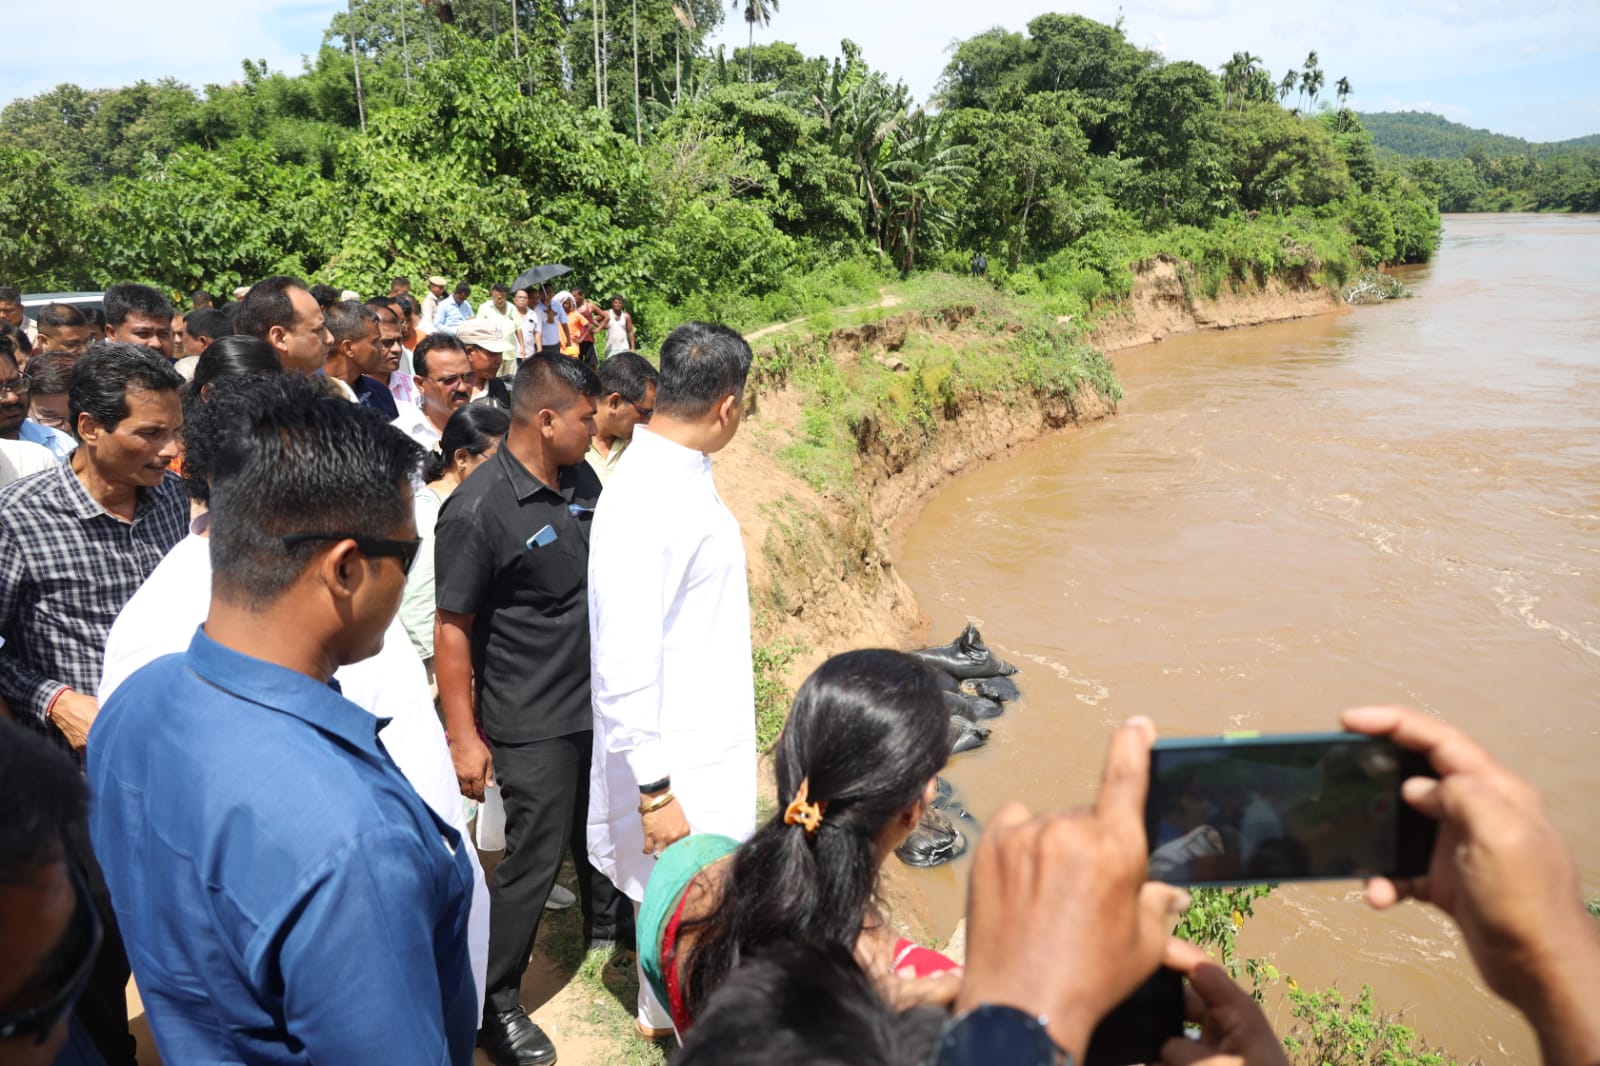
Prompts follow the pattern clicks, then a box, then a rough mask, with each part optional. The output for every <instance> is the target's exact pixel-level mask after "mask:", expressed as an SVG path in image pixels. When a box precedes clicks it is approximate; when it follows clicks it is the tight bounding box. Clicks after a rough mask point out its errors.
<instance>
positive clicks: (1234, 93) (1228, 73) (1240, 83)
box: [1220, 52, 1261, 108]
mask: <svg viewBox="0 0 1600 1066" xmlns="http://www.w3.org/2000/svg"><path fill="white" fill-rule="evenodd" d="M1260 64H1261V57H1260V56H1257V55H1251V54H1250V53H1249V52H1235V53H1233V58H1232V59H1229V60H1228V61H1227V62H1226V63H1224V64H1223V65H1222V67H1221V68H1220V69H1221V70H1222V92H1223V102H1222V106H1223V107H1224V108H1229V107H1232V106H1233V104H1234V103H1235V101H1237V102H1238V104H1239V106H1240V107H1241V108H1242V107H1243V106H1244V102H1245V99H1246V95H1247V93H1248V90H1249V87H1250V85H1251V83H1252V82H1253V81H1254V79H1255V75H1256V72H1257V71H1258V70H1259V69H1260Z"/></svg>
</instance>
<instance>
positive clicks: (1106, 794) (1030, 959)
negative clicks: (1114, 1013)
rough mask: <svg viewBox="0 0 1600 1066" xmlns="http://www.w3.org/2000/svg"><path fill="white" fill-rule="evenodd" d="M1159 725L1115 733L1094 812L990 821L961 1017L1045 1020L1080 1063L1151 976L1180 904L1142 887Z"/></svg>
mask: <svg viewBox="0 0 1600 1066" xmlns="http://www.w3.org/2000/svg"><path fill="white" fill-rule="evenodd" d="M1154 735H1155V729H1154V727H1153V726H1152V725H1151V724H1150V723H1149V722H1148V721H1145V720H1143V719H1136V720H1133V721H1130V722H1129V723H1127V724H1126V725H1124V726H1123V727H1122V728H1120V729H1118V730H1117V731H1116V733H1114V734H1113V735H1112V738H1111V747H1110V751H1109V752H1108V753H1107V756H1106V769H1105V777H1104V781H1103V783H1102V785H1101V788H1100V795H1099V798H1098V800H1097V801H1096V803H1095V806H1094V807H1093V808H1092V809H1079V810H1075V811H1066V812H1062V813H1059V814H1051V815H1042V816H1039V817H1033V816H1032V815H1031V814H1030V813H1029V812H1028V811H1027V810H1026V809H1025V808H1024V807H1022V806H1021V805H1020V804H1016V803H1011V804H1007V805H1006V806H1004V807H1002V808H1001V809H1000V810H999V811H997V812H996V813H995V815H994V817H993V818H991V819H990V820H989V826H988V828H987V830H986V831H985V832H984V834H983V839H982V840H981V841H980V842H979V844H978V847H977V849H976V855H975V858H974V861H973V867H972V891H971V893H970V894H969V896H968V899H967V965H966V974H965V977H964V979H963V981H962V985H961V993H960V995H959V996H958V998H957V1000H956V1011H957V1013H960V1012H963V1011H967V1010H970V1009H972V1008H974V1007H977V1006H979V1005H980V1004H985V1003H988V1004H996V1005H1004V1006H1010V1007H1017V1008H1019V1009H1022V1010H1024V1011H1026V1012H1027V1013H1028V1014H1030V1015H1032V1016H1034V1017H1039V1016H1041V1015H1042V1016H1044V1017H1045V1018H1047V1019H1048V1031H1049V1033H1050V1036H1051V1038H1052V1039H1053V1040H1054V1041H1055V1043H1056V1044H1057V1045H1058V1046H1059V1047H1061V1048H1063V1049H1065V1050H1067V1051H1069V1052H1071V1053H1072V1055H1073V1057H1074V1058H1075V1059H1077V1060H1078V1061H1080V1062H1081V1061H1083V1057H1084V1052H1085V1048H1086V1046H1087V1043H1088V1039H1089V1034H1090V1031H1091V1030H1092V1029H1093V1028H1094V1026H1095V1023H1096V1022H1098V1021H1099V1020H1100V1019H1101V1018H1102V1017H1103V1016H1104V1015H1105V1014H1106V1013H1107V1012H1108V1011H1110V1010H1111V1008H1112V1007H1114V1006H1115V1005H1116V1004H1117V1003H1118V1002H1120V1001H1121V1000H1122V999H1123V997H1124V996H1126V995H1127V994H1128V993H1129V992H1130V991H1131V990H1133V989H1134V988H1136V987H1137V986H1138V985H1139V983H1140V982H1141V981H1143V980H1144V979H1145V978H1146V977H1148V976H1149V975H1150V973H1151V972H1152V971H1154V970H1155V968H1156V966H1157V965H1158V963H1159V962H1160V960H1161V957H1162V954H1163V952H1164V951H1165V950H1166V948H1167V947H1168V945H1169V944H1170V943H1172V942H1173V941H1172V938H1171V937H1170V936H1169V935H1168V931H1169V930H1170V929H1171V928H1172V920H1173V915H1174V914H1175V913H1177V912H1178V911H1181V910H1182V909H1183V908H1184V907H1186V906H1187V905H1188V899H1187V894H1186V893H1183V892H1180V891H1178V890H1176V889H1173V888H1171V887H1170V886H1167V885H1161V884H1155V883H1151V882H1147V881H1145V877H1144V856H1145V842H1144V829H1143V826H1142V825H1141V821H1140V811H1141V810H1142V808H1143V805H1144V792H1145V784H1146V780H1147V775H1148V772H1149V751H1150V742H1151V739H1152V738H1153V737H1154Z"/></svg>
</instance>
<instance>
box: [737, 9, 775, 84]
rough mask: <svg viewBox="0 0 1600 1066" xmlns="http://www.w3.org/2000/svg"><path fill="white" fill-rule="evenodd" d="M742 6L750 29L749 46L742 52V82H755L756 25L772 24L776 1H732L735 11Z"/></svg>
mask: <svg viewBox="0 0 1600 1066" xmlns="http://www.w3.org/2000/svg"><path fill="white" fill-rule="evenodd" d="M740 4H743V5H744V20H745V22H746V23H747V24H748V25H749V27H750V44H749V46H748V47H746V48H745V50H744V62H745V70H744V80H745V81H747V82H751V81H755V80H756V74H755V70H756V67H755V49H756V23H758V22H759V23H761V25H763V26H770V25H771V24H772V16H773V15H775V14H777V11H778V0H733V8H734V10H735V11H737V10H738V9H739V5H740Z"/></svg>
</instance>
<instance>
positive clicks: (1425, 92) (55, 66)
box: [0, 0, 1600, 141]
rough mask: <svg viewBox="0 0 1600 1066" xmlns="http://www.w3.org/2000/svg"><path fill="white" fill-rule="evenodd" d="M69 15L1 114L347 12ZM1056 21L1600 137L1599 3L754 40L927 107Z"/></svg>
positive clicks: (824, 18)
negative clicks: (975, 40) (1252, 58)
mask: <svg viewBox="0 0 1600 1066" xmlns="http://www.w3.org/2000/svg"><path fill="white" fill-rule="evenodd" d="M644 2H661V0H644ZM8 6H12V5H8ZM70 6H71V14H72V32H73V34H74V36H75V37H76V40H77V44H78V47H77V48H75V49H74V50H73V52H72V54H71V56H70V58H69V57H68V56H67V54H66V53H65V52H64V50H63V49H61V48H59V47H56V45H58V44H59V43H60V42H61V40H62V37H61V33H62V28H63V27H62V25H61V16H62V13H61V12H59V11H56V10H55V9H54V8H53V7H52V6H51V5H48V4H25V5H23V4H19V5H15V6H14V7H13V10H11V11H10V12H8V13H7V16H6V23H7V29H8V30H9V31H10V32H9V33H8V38H9V41H10V42H11V45H12V47H10V48H8V49H7V60H8V62H7V63H6V64H4V65H3V66H0V102H3V101H9V100H11V99H13V98H15V97H17V96H27V95H32V94H34V93H38V92H42V91H44V90H46V89H49V88H51V87H52V86H54V85H56V84H58V83H60V82H63V81H74V82H77V83H78V84H79V85H83V86H86V87H91V88H98V87H105V86H116V85H127V84H131V83H132V82H134V81H137V80H139V79H140V78H144V79H147V80H152V81H153V80H155V79H157V78H160V77H164V76H173V77H176V78H179V79H180V80H183V81H187V82H190V83H191V84H195V85H203V84H205V83H208V82H228V81H234V80H236V79H237V78H238V77H239V72H240V61H241V60H242V59H243V58H245V57H246V56H248V57H251V58H256V59H259V58H265V59H266V60H267V62H268V63H269V64H270V65H271V66H272V68H273V69H275V70H288V71H298V70H299V69H300V57H301V56H303V55H306V54H308V53H312V52H315V50H316V49H317V47H318V45H319V44H320V42H321V38H322V31H323V29H324V28H325V27H326V26H327V24H328V22H329V20H330V19H331V18H332V16H333V14H334V12H335V11H337V10H342V8H343V4H342V3H340V2H339V0H315V2H314V0H228V3H226V4H217V3H216V2H215V0H135V2H134V3H129V2H128V0H74V2H73V3H72V4H71V5H70ZM1051 10H1055V11H1063V12H1071V13H1076V14H1082V15H1086V16H1088V17H1090V18H1093V19H1097V20H1100V21H1102V22H1114V21H1115V20H1116V18H1117V17H1118V14H1119V13H1120V14H1121V15H1122V17H1123V20H1124V22H1123V27H1124V30H1125V32H1126V34H1127V36H1128V38H1129V39H1130V40H1131V41H1132V42H1133V43H1135V44H1138V45H1141V46H1144V47H1148V48H1153V49H1155V50H1156V51H1158V52H1160V53H1161V54H1162V55H1164V56H1165V57H1166V58H1167V59H1169V60H1178V59H1188V60H1193V61H1195V62H1198V63H1202V64H1204V65H1205V66H1207V67H1211V68H1213V69H1215V68H1216V67H1218V66H1219V65H1220V64H1221V63H1223V62H1224V61H1225V60H1227V58H1228V57H1229V56H1230V55H1232V54H1233V53H1234V52H1235V51H1250V52H1252V53H1255V54H1256V55H1259V56H1262V57H1263V58H1264V59H1265V61H1266V65H1267V67H1268V68H1269V69H1270V70H1272V71H1274V72H1275V73H1276V74H1279V75H1281V74H1282V73H1283V71H1285V70H1287V69H1289V68H1290V67H1298V66H1299V65H1300V64H1301V63H1302V62H1303V61H1304V59H1305V56H1306V53H1307V52H1308V51H1310V50H1311V49H1316V50H1317V51H1318V53H1319V54H1320V56H1321V66H1322V69H1323V71H1324V72H1325V73H1326V75H1327V82H1328V86H1329V88H1328V89H1327V90H1325V93H1326V95H1331V93H1332V88H1331V87H1332V85H1333V83H1334V82H1335V81H1337V80H1338V79H1339V78H1340V77H1347V78H1349V79H1350V82H1351V84H1352V86H1353V87H1354V89H1355V91H1354V93H1353V95H1352V96H1351V98H1350V105H1351V106H1352V107H1354V108H1356V109H1357V110H1360V111H1396V110H1414V111H1433V112H1436V113H1438V114H1441V115H1444V116H1445V117H1446V118H1449V119H1452V120H1454V121H1456V122H1462V123H1465V124H1467V125H1469V126H1474V127H1479V128H1484V129H1489V130H1493V131H1494V132H1496V133H1507V134H1511V135H1513V136H1518V137H1525V138H1527V139H1529V140H1533V141H1552V140H1564V139H1566V138H1569V137H1579V136H1584V135H1586V134H1591V133H1600V19H1597V18H1595V17H1594V7H1593V0H1542V2H1540V3H1538V4H1527V3H1524V2H1522V0H1405V2H1402V3H1395V2H1394V0H1343V2H1340V3H1333V2H1328V0H1306V2H1302V3H1300V4H1291V3H1288V2H1285V0H1125V2H1124V3H1121V4H1118V3H1117V2H1116V0H1075V2H1072V3H1067V2H1061V3H1050V2H1049V0H981V2H978V3H972V2H959V3H958V2H955V0H887V2H884V0H880V2H878V3H870V2H862V0H780V7H779V10H778V12H777V14H776V15H775V16H774V18H773V20H772V24H771V25H770V26H768V27H757V30H756V38H757V40H758V41H759V40H765V41H773V40H785V41H791V42H793V43H794V44H796V45H797V46H798V47H799V48H800V49H801V51H803V52H805V53H806V54H807V55H827V56H833V55H836V54H838V51H839V41H840V39H841V38H844V37H849V38H850V39H851V40H853V41H855V42H856V43H857V44H858V45H860V46H861V49H862V54H863V56H864V57H865V59H866V60H867V62H868V63H870V64H871V65H872V66H873V67H874V68H877V69H880V70H883V71H886V72H887V73H888V74H889V75H890V76H891V77H892V78H898V79H900V80H902V81H904V82H905V83H906V84H907V85H908V86H910V87H911V89H912V91H913V92H914V93H915V94H916V96H917V97H918V98H919V99H927V98H929V97H930V96H931V95H932V94H933V92H934V88H935V85H936V83H937V81H938V78H939V74H940V72H941V71H942V70H943V69H944V65H945V63H946V62H947V61H948V59H949V48H950V45H951V44H952V42H954V41H956V40H959V39H962V38H965V37H970V36H972V35H973V34H976V33H981V32H982V31H984V30H986V29H989V28H990V27H992V26H997V25H998V26H1004V27H1005V28H1007V29H1010V30H1023V29H1024V28H1025V27H1026V25H1027V22H1028V20H1029V19H1031V18H1033V17H1034V16H1035V15H1038V14H1040V13H1042V12H1045V11H1051ZM133 11H137V15H136V16H135V15H132V14H130V12H133ZM746 33H747V27H746V25H745V23H744V20H743V19H742V18H741V17H740V16H739V14H738V12H737V11H735V10H733V9H732V8H730V9H729V13H728V16H727V21H726V22H725V23H724V25H723V27H722V28H721V30H720V31H719V32H718V33H717V34H715V35H714V36H713V38H712V41H713V43H715V42H717V41H725V42H727V43H728V44H729V45H730V46H734V45H743V44H744V42H745V40H746ZM29 42H39V45H38V46H35V45H32V44H30V43H29Z"/></svg>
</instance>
